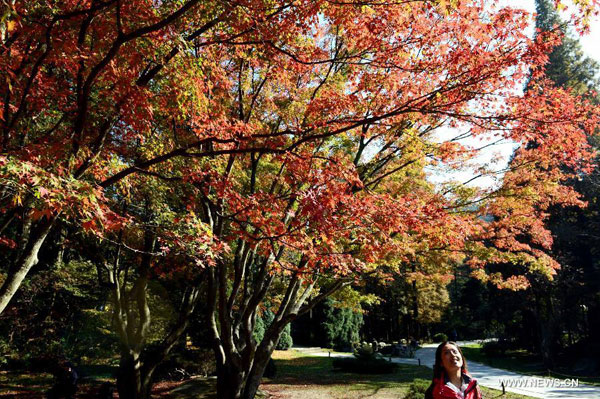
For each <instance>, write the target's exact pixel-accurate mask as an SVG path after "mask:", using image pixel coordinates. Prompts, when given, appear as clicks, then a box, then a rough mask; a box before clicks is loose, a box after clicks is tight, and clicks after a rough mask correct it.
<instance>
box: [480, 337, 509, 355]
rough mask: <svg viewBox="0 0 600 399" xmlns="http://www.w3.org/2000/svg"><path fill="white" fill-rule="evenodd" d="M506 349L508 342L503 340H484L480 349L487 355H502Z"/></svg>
mask: <svg viewBox="0 0 600 399" xmlns="http://www.w3.org/2000/svg"><path fill="white" fill-rule="evenodd" d="M508 349H509V343H508V342H507V341H504V340H500V341H489V342H485V343H484V344H483V346H482V347H481V351H482V352H483V354H484V355H485V356H487V357H502V356H504V355H506V351H507V350H508Z"/></svg>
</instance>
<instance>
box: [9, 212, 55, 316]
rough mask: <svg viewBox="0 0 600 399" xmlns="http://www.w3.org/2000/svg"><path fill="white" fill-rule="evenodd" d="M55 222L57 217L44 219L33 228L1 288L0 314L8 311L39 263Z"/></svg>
mask: <svg viewBox="0 0 600 399" xmlns="http://www.w3.org/2000/svg"><path fill="white" fill-rule="evenodd" d="M55 220H56V218H55V217H52V218H50V219H43V220H41V221H40V222H38V224H37V225H36V226H34V227H33V228H32V230H31V231H32V232H31V237H29V239H28V240H27V244H26V245H25V248H23V251H22V253H21V254H20V256H19V257H18V259H17V260H16V262H15V264H14V265H13V267H11V268H10V269H9V272H8V275H7V276H6V280H4V282H3V283H2V287H0V314H2V312H3V311H4V309H6V306H7V305H8V303H9V302H10V300H11V299H12V297H13V296H14V295H15V293H16V292H17V289H19V286H20V285H21V283H22V282H23V279H24V278H25V276H27V273H29V270H31V268H32V267H33V266H34V265H36V264H37V263H38V253H39V252H40V248H41V246H42V244H43V243H44V241H45V240H46V237H47V236H48V233H49V232H50V229H51V228H52V226H53V225H54V222H55Z"/></svg>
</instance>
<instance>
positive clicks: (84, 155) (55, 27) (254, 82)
mask: <svg viewBox="0 0 600 399" xmlns="http://www.w3.org/2000/svg"><path fill="white" fill-rule="evenodd" d="M586 4H587V3H586ZM594 4H595V2H594V3H593V4H592V5H594ZM583 10H584V14H585V13H586V12H588V11H589V9H588V8H583ZM527 23H528V15H527V13H526V12H524V11H521V10H517V9H512V8H508V7H504V8H501V7H499V6H497V7H493V6H490V5H489V4H485V3H484V2H478V1H469V2H452V1H450V2H445V1H420V2H399V3H378V2H370V3H364V2H335V1H302V0H301V1H295V2H289V3H288V2H273V1H258V0H252V1H250V0H246V1H234V2H229V3H221V2H218V1H214V2H209V1H206V2H199V1H195V0H189V1H185V2H158V3H157V2H150V1H145V0H136V1H128V2H121V1H120V0H107V1H96V0H89V1H78V2H69V1H67V2H61V3H58V4H55V3H53V2H39V1H14V2H12V3H10V7H9V8H8V9H7V10H4V11H3V18H2V35H3V37H2V47H1V48H0V64H1V65H2V68H1V69H0V75H1V79H0V82H1V83H0V85H2V86H1V87H2V92H1V94H2V96H1V99H0V108H1V109H2V115H1V117H0V123H1V125H2V141H1V149H2V150H1V155H0V171H1V172H0V173H1V177H2V197H1V199H2V202H1V210H2V216H3V221H2V223H1V230H0V234H3V235H2V237H1V238H0V240H1V242H0V245H3V246H4V247H5V248H7V249H8V250H9V251H11V258H12V264H11V266H10V268H8V270H7V273H6V274H5V277H4V281H3V284H2V287H1V288H0V311H3V310H4V308H5V307H6V306H7V304H8V302H9V301H10V298H11V297H12V296H13V295H14V293H15V292H16V290H17V288H18V286H19V284H20V283H21V282H22V281H23V279H24V278H25V276H26V275H27V273H28V272H29V270H30V269H31V268H32V267H33V265H34V264H35V263H36V262H37V254H38V252H39V250H40V248H41V246H42V245H43V244H44V241H45V239H46V237H47V236H48V233H49V231H50V230H51V229H52V228H53V227H54V226H56V225H58V224H60V223H66V224H71V225H75V226H80V228H81V230H83V231H85V232H87V233H88V234H90V235H91V236H92V237H95V239H96V240H98V242H103V243H104V245H111V244H110V243H113V244H112V245H115V244H114V243H116V248H119V250H118V251H121V250H123V251H130V252H132V253H134V254H135V253H138V254H140V255H139V258H135V256H131V257H130V258H128V259H127V260H128V261H129V262H132V264H135V265H136V272H135V278H136V280H135V281H136V283H135V284H134V285H133V286H132V287H131V288H130V290H129V291H128V292H129V294H128V298H129V299H131V300H132V303H130V304H128V303H124V302H123V304H124V306H125V307H124V308H122V309H116V311H117V313H116V314H117V315H118V316H119V317H120V323H121V324H120V325H118V326H117V327H118V328H121V331H120V335H121V338H122V340H123V341H124V345H123V353H122V366H123V368H128V370H129V371H130V372H129V373H123V374H122V376H123V377H122V378H123V379H128V378H129V379H133V380H134V381H133V382H134V383H133V384H129V385H128V386H129V387H135V389H134V390H133V391H131V392H125V391H122V394H123V397H145V396H146V395H148V392H149V389H148V384H150V383H151V382H150V381H148V382H143V380H144V379H145V377H148V376H149V375H151V373H150V374H148V375H146V376H144V375H141V371H140V370H142V369H141V362H142V359H141V357H140V355H141V351H142V349H143V346H144V336H145V331H147V328H148V324H149V323H150V322H151V319H150V317H149V313H148V311H147V304H146V299H145V298H146V297H145V292H146V291H145V287H146V286H147V281H148V279H149V278H151V277H153V276H155V275H157V276H163V277H164V276H167V277H168V276H174V275H182V276H187V277H188V279H189V281H190V291H189V292H188V305H186V306H187V307H186V309H184V310H183V311H182V315H184V317H182V319H181V324H179V325H178V327H177V328H176V329H175V330H173V331H174V334H175V335H173V336H172V337H171V338H169V339H170V340H171V341H168V342H165V346H164V349H165V350H168V347H169V345H171V346H172V344H173V342H174V341H173V340H176V339H177V336H178V334H179V335H180V334H181V332H182V331H183V328H184V327H185V325H186V323H187V319H186V317H185V315H186V314H189V312H190V310H191V309H193V307H194V301H195V300H197V297H198V296H197V290H198V289H199V288H198V287H199V286H197V285H195V284H196V283H195V281H196V280H197V279H199V278H205V279H206V282H207V284H208V291H207V295H208V298H209V301H208V313H209V319H210V328H211V332H212V341H213V346H214V349H215V355H216V358H217V367H218V391H219V397H223V398H240V397H244V398H253V397H254V395H255V393H256V390H257V388H258V385H259V383H260V380H261V378H262V374H263V372H264V368H265V366H266V363H267V361H268V359H269V357H270V355H271V353H272V351H273V349H274V348H275V346H276V344H277V341H278V339H279V336H280V334H281V332H282V330H283V329H284V328H285V327H286V325H288V324H289V323H290V322H291V321H292V320H294V319H295V318H297V317H298V316H299V315H301V314H303V313H305V312H307V311H309V310H310V309H311V308H313V307H314V306H315V305H316V304H317V303H319V302H320V301H322V300H324V299H325V298H326V297H327V296H329V295H331V294H332V293H334V292H336V291H337V290H339V289H342V288H343V287H344V286H346V285H348V284H350V283H352V282H353V281H355V279H357V278H359V277H360V276H361V275H363V274H365V273H374V272H375V271H376V270H377V267H378V266H379V265H381V264H386V263H388V262H389V261H391V260H393V261H394V262H411V261H414V260H415V258H419V259H428V260H431V262H421V263H420V264H427V265H429V267H430V268H428V269H424V270H415V272H414V273H415V276H414V277H415V278H416V277H418V276H419V274H420V275H430V274H442V275H443V274H447V273H448V272H449V270H450V266H449V265H450V264H451V262H445V260H447V259H456V258H460V257H462V256H463V254H464V253H465V252H467V253H469V254H470V255H471V256H470V261H471V263H472V265H473V267H474V268H475V269H476V274H477V275H478V276H479V277H480V278H482V279H492V281H495V282H497V283H498V284H500V285H504V286H512V287H517V286H523V285H526V281H525V279H524V278H523V276H514V277H511V278H508V279H504V278H503V277H502V276H498V275H491V276H490V275H487V274H486V273H485V269H484V265H485V263H486V262H490V261H491V262H498V261H500V260H509V261H513V262H520V263H522V264H524V265H526V266H527V267H528V268H529V269H531V268H536V269H539V270H544V271H546V272H547V273H552V270H553V268H555V267H556V266H557V265H556V263H555V262H553V261H552V260H551V259H549V258H548V257H547V256H545V254H544V252H543V251H541V250H539V249H538V248H536V247H535V245H530V244H529V243H524V242H522V241H520V240H519V238H520V237H521V236H522V235H524V234H526V235H529V236H530V237H532V240H531V241H530V242H533V243H535V244H536V245H540V246H547V245H549V236H548V233H547V231H546V230H545V229H544V227H543V224H541V222H540V220H542V219H543V216H544V210H545V209H546V208H547V206H549V205H550V204H554V203H577V202H578V200H577V198H576V195H575V194H574V192H573V190H571V189H569V188H568V187H566V186H564V185H562V183H563V182H564V181H565V179H567V178H568V175H569V172H567V171H566V170H564V169H561V168H560V166H561V165H564V164H566V165H569V166H570V167H572V168H573V169H572V170H573V171H577V170H581V169H586V168H588V167H589V161H590V159H591V157H592V152H591V151H590V150H589V148H588V145H587V141H586V134H588V133H589V132H591V131H592V130H593V128H594V126H595V125H596V123H597V110H596V109H595V108H594V107H593V106H592V105H590V104H589V103H587V102H586V100H585V99H582V98H578V97H576V96H574V95H573V93H570V92H569V91H568V90H562V89H558V88H553V87H550V86H547V85H545V84H544V82H543V81H541V80H540V81H538V82H539V83H537V84H539V85H540V86H539V87H540V89H539V90H537V89H536V90H529V91H528V92H527V93H526V94H525V95H522V94H521V93H520V91H519V88H520V87H522V85H523V84H524V82H525V80H526V79H527V78H528V77H529V71H530V68H535V66H536V65H543V64H544V62H545V60H546V55H545V54H546V53H547V49H548V48H549V47H550V46H552V44H553V41H552V38H551V37H549V39H548V40H534V39H531V38H529V37H527V35H526V34H525V33H524V28H525V27H526V26H527ZM444 125H450V126H453V127H456V126H461V127H463V128H464V127H466V128H467V129H468V135H471V136H473V137H480V136H484V135H486V134H489V135H492V136H495V137H502V138H506V139H511V140H514V141H516V142H521V143H530V142H532V141H536V142H537V143H538V145H537V146H535V148H533V147H532V148H523V149H522V150H521V151H520V153H519V155H518V159H519V162H513V164H512V165H513V167H514V169H515V170H516V171H515V172H513V173H508V174H507V175H506V178H505V180H504V181H505V183H504V186H503V187H502V188H501V189H500V190H493V191H490V192H478V191H477V190H467V189H464V188H461V187H460V186H456V187H452V188H451V189H449V190H445V191H444V192H440V191H438V190H436V189H435V187H433V185H431V184H430V183H427V182H426V180H425V179H423V173H424V172H423V170H424V168H425V167H426V166H428V165H432V164H450V165H457V166H460V165H461V164H463V163H464V162H466V161H468V160H469V159H472V158H473V157H474V156H475V155H476V153H477V151H476V150H475V149H474V148H470V147H469V146H467V145H464V144H462V145H461V144H458V143H457V142H456V141H455V140H451V139H448V140H440V138H439V137H438V136H436V133H437V131H438V130H439V128H440V127H442V126H444ZM531 164H536V165H543V166H544V167H543V173H539V168H537V169H535V171H534V169H531V168H529V165H531ZM524 177H528V178H527V179H525V178H524ZM473 203H478V204H482V205H485V206H480V207H478V208H477V209H476V210H473V208H472V207H469V205H470V204H473ZM142 204H145V207H143V206H142ZM142 208H144V209H142ZM490 213H491V214H494V215H496V216H497V220H495V221H494V222H493V224H492V225H491V226H490V225H488V224H486V223H484V221H483V220H482V218H481V217H480V216H482V215H486V214H490ZM488 242H493V243H494V244H495V246H489V245H485V244H486V243H488ZM118 251H117V254H116V255H114V254H113V255H114V260H112V261H110V260H109V261H108V262H109V263H107V266H106V267H105V269H106V270H107V272H108V273H109V283H110V284H112V286H113V291H114V295H115V304H117V305H118V304H119V303H121V301H120V300H119V293H120V292H121V291H120V290H121V289H122V288H124V287H126V285H125V283H124V282H123V280H122V279H123V278H125V277H123V275H122V274H121V271H122V270H121V269H119V268H118V267H117V266H116V265H117V264H118V262H117V260H118V259H119V257H118ZM98 254H99V255H100V252H98ZM110 262H113V263H112V265H113V266H111V265H110ZM111 273H112V274H111ZM110 276H112V277H110ZM111 279H112V280H111ZM121 284H122V285H121ZM123 292H125V291H123ZM266 298H269V301H270V303H271V304H274V305H276V308H275V309H273V311H274V313H275V317H274V319H273V322H272V323H271V324H270V325H269V326H266V328H265V332H264V336H263V339H262V340H261V341H260V342H255V340H254V339H253V336H252V332H253V330H254V325H255V321H256V317H257V316H258V315H259V313H260V311H261V306H262V304H263V303H264V301H265V299H266ZM134 304H135V306H137V307H138V309H139V311H138V312H137V313H131V312H128V309H129V306H134ZM134 319H135V320H134ZM126 320H128V321H127V322H125V321H126ZM127 323H129V324H127ZM127 325H128V326H130V328H123V327H125V326H127ZM132 370H133V371H132ZM125 385H127V383H126V382H125Z"/></svg>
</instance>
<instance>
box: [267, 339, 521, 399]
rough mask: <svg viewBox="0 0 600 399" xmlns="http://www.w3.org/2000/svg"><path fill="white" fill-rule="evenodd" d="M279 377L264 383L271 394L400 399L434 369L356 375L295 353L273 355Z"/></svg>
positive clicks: (515, 398)
mask: <svg viewBox="0 0 600 399" xmlns="http://www.w3.org/2000/svg"><path fill="white" fill-rule="evenodd" d="M273 359H275V365H276V367H277V375H276V377H275V378H273V379H268V380H265V384H264V387H265V389H266V390H267V391H269V392H273V391H275V392H281V393H285V394H287V395H290V397H293V398H296V397H299V398H300V397H311V398H348V399H353V398H364V397H372V398H398V399H401V398H403V397H404V395H405V394H406V392H407V391H408V388H409V386H410V384H411V383H412V382H413V381H415V380H419V379H420V380H427V381H430V380H431V373H432V370H431V369H430V368H427V367H425V366H413V365H407V364H399V365H398V369H397V370H396V371H395V372H394V373H391V374H381V375H373V374H355V373H345V372H339V371H334V370H333V367H332V361H333V359H332V358H327V357H314V356H310V355H307V354H303V353H299V352H296V351H286V352H276V353H275V354H274V355H273ZM482 391H483V395H484V398H486V399H492V398H497V397H498V398H500V397H501V398H503V399H525V398H528V397H527V396H523V395H517V394H512V393H507V394H506V395H502V393H501V392H500V391H497V390H493V389H488V388H483V387H482Z"/></svg>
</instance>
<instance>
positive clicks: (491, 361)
mask: <svg viewBox="0 0 600 399" xmlns="http://www.w3.org/2000/svg"><path fill="white" fill-rule="evenodd" d="M460 348H461V350H462V351H463V353H464V354H465V357H466V358H467V359H468V360H472V361H474V362H479V363H483V364H487V365H488V366H492V367H496V368H499V369H504V370H510V371H515V372H518V373H521V374H528V375H535V376H540V377H552V378H558V379H564V378H579V382H581V383H585V384H591V385H598V386H600V378H597V377H567V376H566V375H570V372H569V370H564V372H565V374H566V375H564V374H558V373H550V374H548V371H547V370H546V369H545V368H544V364H543V363H542V360H541V359H540V357H539V356H536V355H533V354H532V353H530V352H528V351H526V350H508V351H506V355H505V356H498V357H488V356H486V355H485V353H484V352H483V351H482V349H481V345H480V344H471V345H467V346H461V347H460ZM559 371H560V370H559Z"/></svg>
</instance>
